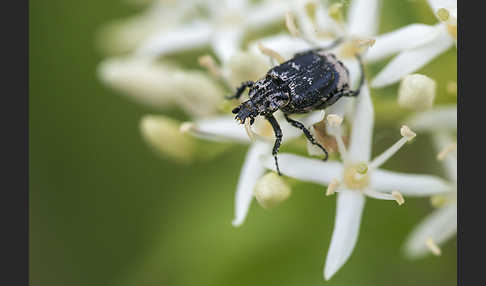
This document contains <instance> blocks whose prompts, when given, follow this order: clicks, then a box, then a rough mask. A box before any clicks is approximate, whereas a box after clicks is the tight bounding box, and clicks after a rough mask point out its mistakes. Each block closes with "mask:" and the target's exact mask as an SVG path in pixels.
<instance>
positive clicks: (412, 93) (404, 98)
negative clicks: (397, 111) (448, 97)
mask: <svg viewBox="0 0 486 286" xmlns="http://www.w3.org/2000/svg"><path fill="white" fill-rule="evenodd" d="M435 92H436V83H435V80H433V79H431V78H430V77H428V76H425V75H421V74H410V75H407V76H405V77H404V78H403V80H402V82H401V83H400V87H399V89H398V104H399V105H400V106H401V107H404V108H408V109H412V110H425V109H428V108H430V107H432V105H433V104H434V99H435Z"/></svg>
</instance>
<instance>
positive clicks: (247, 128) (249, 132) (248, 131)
mask: <svg viewBox="0 0 486 286" xmlns="http://www.w3.org/2000/svg"><path fill="white" fill-rule="evenodd" d="M250 125H251V119H250V117H247V118H246V119H245V131H246V134H247V135H248V137H249V138H250V140H251V141H252V142H255V140H256V134H255V133H254V132H253V130H251V126H250Z"/></svg>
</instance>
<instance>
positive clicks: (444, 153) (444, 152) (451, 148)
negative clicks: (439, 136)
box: [437, 143, 457, 161]
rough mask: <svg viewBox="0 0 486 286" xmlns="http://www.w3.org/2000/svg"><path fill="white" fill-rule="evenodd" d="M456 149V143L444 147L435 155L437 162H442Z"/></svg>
mask: <svg viewBox="0 0 486 286" xmlns="http://www.w3.org/2000/svg"><path fill="white" fill-rule="evenodd" d="M456 148H457V143H451V144H449V145H447V146H446V147H444V149H442V150H441V151H440V152H439V154H437V160H439V161H442V160H444V159H445V157H446V156H447V155H448V154H449V153H451V152H452V151H454V150H455V149H456Z"/></svg>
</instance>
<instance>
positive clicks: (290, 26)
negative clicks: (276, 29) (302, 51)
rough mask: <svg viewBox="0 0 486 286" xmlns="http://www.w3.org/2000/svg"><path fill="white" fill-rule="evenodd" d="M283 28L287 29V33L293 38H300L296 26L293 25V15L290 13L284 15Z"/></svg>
mask: <svg viewBox="0 0 486 286" xmlns="http://www.w3.org/2000/svg"><path fill="white" fill-rule="evenodd" d="M285 26H286V27H287V30H289V33H290V34H291V35H292V36H293V37H296V38H297V37H300V31H299V29H297V26H296V25H295V18H294V15H293V14H292V13H291V12H287V13H286V14H285Z"/></svg>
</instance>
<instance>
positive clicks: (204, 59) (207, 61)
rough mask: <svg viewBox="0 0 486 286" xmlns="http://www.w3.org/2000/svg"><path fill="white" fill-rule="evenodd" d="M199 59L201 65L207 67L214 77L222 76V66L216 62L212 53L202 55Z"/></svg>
mask: <svg viewBox="0 0 486 286" xmlns="http://www.w3.org/2000/svg"><path fill="white" fill-rule="evenodd" d="M197 60H198V62H199V64H200V65H201V66H203V67H205V68H206V69H207V70H208V71H209V72H210V73H211V75H213V76H214V77H221V75H222V72H221V68H220V67H219V65H218V64H217V63H216V61H215V60H214V58H213V57H211V56H210V55H204V56H200V57H199V58H198V59H197Z"/></svg>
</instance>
